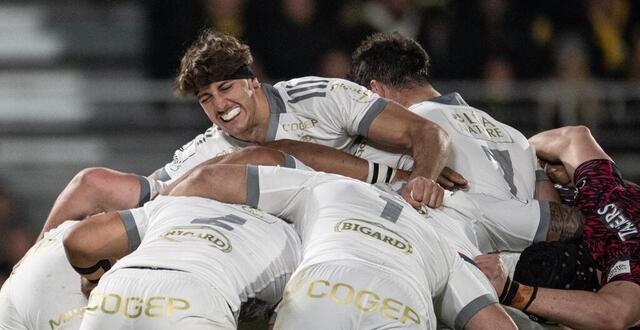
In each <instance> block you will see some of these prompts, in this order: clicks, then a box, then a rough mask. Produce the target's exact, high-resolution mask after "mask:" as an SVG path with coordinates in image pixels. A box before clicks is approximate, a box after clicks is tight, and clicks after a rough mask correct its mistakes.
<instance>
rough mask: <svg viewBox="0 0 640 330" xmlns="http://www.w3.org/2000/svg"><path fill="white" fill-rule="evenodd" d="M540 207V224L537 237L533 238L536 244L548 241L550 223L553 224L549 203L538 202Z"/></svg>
mask: <svg viewBox="0 0 640 330" xmlns="http://www.w3.org/2000/svg"><path fill="white" fill-rule="evenodd" d="M538 205H540V222H539V223H538V230H537V231H536V236H534V237H533V242H534V243H537V242H544V241H546V240H547V233H548V232H549V223H550V222H551V210H550V209H549V201H538Z"/></svg>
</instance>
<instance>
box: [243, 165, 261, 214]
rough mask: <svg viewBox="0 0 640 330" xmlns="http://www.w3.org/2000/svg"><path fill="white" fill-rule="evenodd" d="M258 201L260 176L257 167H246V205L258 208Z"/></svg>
mask: <svg viewBox="0 0 640 330" xmlns="http://www.w3.org/2000/svg"><path fill="white" fill-rule="evenodd" d="M259 201H260V176H259V171H258V166H255V165H247V203H246V204H247V205H249V206H251V207H255V208H257V207H258V202H259Z"/></svg>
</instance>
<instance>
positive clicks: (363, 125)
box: [358, 98, 388, 137]
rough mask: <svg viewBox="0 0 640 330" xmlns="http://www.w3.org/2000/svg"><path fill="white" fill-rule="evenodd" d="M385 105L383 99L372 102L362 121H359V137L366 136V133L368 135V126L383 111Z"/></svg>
mask: <svg viewBox="0 0 640 330" xmlns="http://www.w3.org/2000/svg"><path fill="white" fill-rule="evenodd" d="M387 103H388V101H387V100H385V99H383V98H379V99H377V100H376V101H375V102H373V104H372V105H371V106H370V107H369V109H368V110H367V113H366V114H365V115H364V117H362V120H360V124H359V125H358V134H359V135H362V136H364V137H366V136H367V133H369V126H371V123H373V120H374V119H376V117H377V116H378V115H379V114H380V113H381V112H382V110H384V108H385V107H386V106H387Z"/></svg>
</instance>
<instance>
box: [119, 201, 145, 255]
mask: <svg viewBox="0 0 640 330" xmlns="http://www.w3.org/2000/svg"><path fill="white" fill-rule="evenodd" d="M118 214H120V219H121V220H122V224H123V225H124V228H125V231H126V232H127V243H128V247H129V252H132V251H134V250H135V249H137V248H138V246H139V245H140V233H139V232H138V226H136V220H135V218H134V217H133V214H132V213H131V211H130V210H123V211H118Z"/></svg>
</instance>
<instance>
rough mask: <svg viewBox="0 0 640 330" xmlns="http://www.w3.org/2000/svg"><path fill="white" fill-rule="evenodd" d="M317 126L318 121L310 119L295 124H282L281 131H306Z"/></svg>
mask: <svg viewBox="0 0 640 330" xmlns="http://www.w3.org/2000/svg"><path fill="white" fill-rule="evenodd" d="M316 125H318V120H317V119H314V118H311V119H308V120H304V121H303V120H300V121H298V122H297V123H284V124H282V125H281V126H282V129H283V130H284V131H285V132H295V131H306V130H308V129H312V128H314V127H316Z"/></svg>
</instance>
